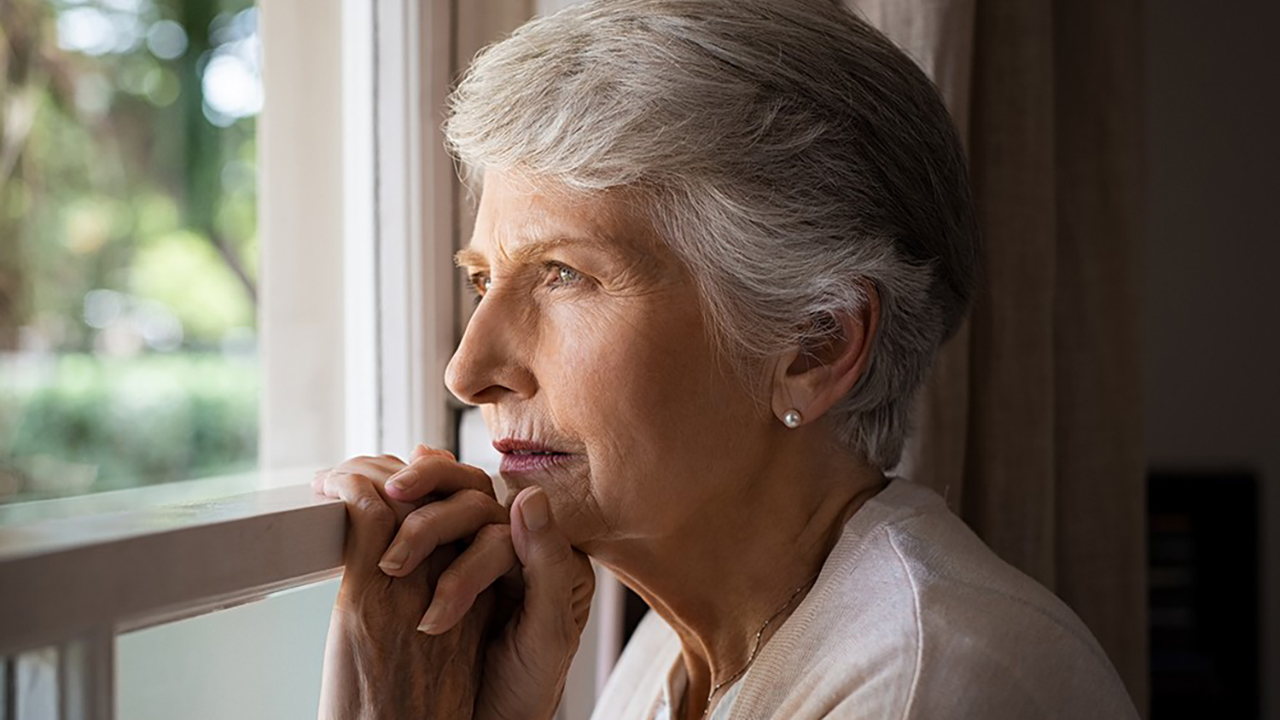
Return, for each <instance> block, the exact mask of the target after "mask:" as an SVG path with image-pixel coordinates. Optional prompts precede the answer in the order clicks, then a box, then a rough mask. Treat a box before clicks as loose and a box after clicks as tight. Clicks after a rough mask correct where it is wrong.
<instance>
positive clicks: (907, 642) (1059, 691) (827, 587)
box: [592, 479, 1138, 720]
mask: <svg viewBox="0 0 1280 720" xmlns="http://www.w3.org/2000/svg"><path fill="white" fill-rule="evenodd" d="M685 682H686V676H685V670H684V663H683V660H682V658H681V652H680V642H679V639H678V638H677V636H676V634H675V632H674V631H672V629H671V627H670V626H669V625H667V623H666V622H664V621H663V620H662V618H660V617H658V615H657V614H656V613H653V612H649V613H648V614H647V615H646V616H645V618H644V619H643V620H642V621H641V623H640V626H639V627H638V628H637V630H636V632H635V634H634V635H633V637H632V639H631V640H630V642H628V644H627V647H626V649H625V650H624V651H623V653H622V657H621V658H620V659H619V661H618V664H617V665H616V666H615V668H614V670H613V673H612V674H611V675H610V677H609V681H608V683H606V685H605V688H604V691H603V693H602V695H601V698H600V700H599V702H598V703H597V704H596V708H595V711H594V712H593V714H592V720H653V719H655V718H656V719H658V720H663V719H664V718H667V717H669V713H670V710H669V708H672V707H678V706H679V704H680V702H679V701H680V699H681V694H682V693H683V692H684V684H685ZM712 717H713V718H716V719H717V720H719V718H726V719H733V720H737V719H739V718H741V719H748V718H749V719H751V720H758V719H761V718H787V719H788V720H804V719H805V718H828V717H829V718H866V719H868V720H871V719H873V718H874V719H880V718H895V719H896V718H904V719H905V718H922V719H925V718H927V719H929V720H936V719H945V718H957V719H959V718H981V719H983V720H1003V719H1005V718H1037V719H1041V718H1089V719H1090V720H1109V719H1111V718H1125V719H1126V720H1127V719H1130V718H1134V719H1136V718H1137V717H1138V715H1137V712H1136V710H1135V709H1134V706H1133V703H1132V701H1131V700H1130V699H1129V696H1128V694H1127V692H1126V691H1125V688H1124V685H1123V684H1122V683H1121V681H1120V678H1119V676H1118V675H1117V674H1116V672H1115V669H1114V668H1113V667H1112V665H1111V663H1110V661H1108V660H1107V657H1106V655H1105V654H1104V653H1103V651H1102V648H1101V647H1099V645H1098V643H1097V641H1096V640H1095V639H1094V638H1093V636H1092V635H1091V634H1090V633H1089V630H1088V629H1087V628H1085V626H1084V624H1083V623H1082V622H1081V621H1080V619H1079V618H1078V617H1076V615H1075V613H1073V612H1072V611H1071V610H1070V608H1068V607H1067V606H1066V605H1065V604H1063V602H1062V601H1061V600H1059V599H1058V598H1057V597H1055V596H1054V595H1053V594H1052V593H1050V592H1049V591H1048V590H1046V589H1045V588H1044V587H1043V586H1041V585H1039V584H1037V583H1036V582H1035V581H1033V580H1032V579H1031V578H1029V577H1027V576H1026V575H1024V574H1022V573H1021V572H1019V571H1017V570H1015V569H1014V568H1013V567H1011V566H1010V565H1008V564H1007V563H1005V562H1004V561H1002V560H1000V559H999V558H998V557H996V555H995V553H993V552H992V551H991V550H990V549H989V548H987V546H986V545H984V544H983V543H982V541H981V540H979V539H978V537H977V536H976V535H974V534H973V532H972V531H970V530H969V528H968V527H967V526H966V525H965V524H964V523H963V522H961V521H960V519H959V518H957V517H956V516H955V515H953V514H952V513H951V512H950V511H949V510H948V509H947V507H946V504H945V503H944V502H943V500H942V498H940V497H939V496H938V495H937V494H935V493H934V492H932V491H930V490H927V489H925V488H923V487H920V486H917V485H914V484H912V483H910V482H908V481H905V480H902V479H894V480H892V481H891V482H890V483H889V485H888V486H887V487H886V488H885V489H884V490H882V491H881V492H880V493H879V494H878V495H876V496H875V497H874V498H872V499H871V500H869V501H868V502H867V503H866V504H864V505H863V506H862V507H861V508H860V509H859V510H858V511H857V512H856V513H854V514H853V516H852V517H851V518H850V519H849V520H848V522H847V523H846V524H845V527H844V529H843V531H842V533H841V536H840V539H839V540H838V541H837V543H836V545H835V547H834V549H833V550H832V552H831V554H830V555H829V556H828V557H827V559H826V561H825V562H824V564H823V567H822V571H821V574H820V575H819V576H818V580H817V581H816V582H815V584H814V586H813V588H812V589H811V590H810V591H809V593H808V594H807V595H806V596H805V597H804V600H803V601H802V602H801V604H800V605H799V606H798V607H797V608H796V610H795V612H793V613H792V614H791V615H790V616H789V617H788V618H787V619H786V621H785V622H784V623H783V624H782V626H781V627H780V628H779V629H778V631H777V632H776V634H774V636H773V637H772V638H771V639H770V640H769V642H768V643H766V644H765V645H764V647H763V648H762V649H761V650H760V653H759V655H758V656H757V658H756V660H755V662H754V663H753V664H752V665H751V667H750V668H749V669H748V671H747V672H746V674H745V675H743V677H742V678H741V679H739V680H738V681H737V682H736V683H735V684H734V687H733V688H732V689H731V691H730V692H729V693H726V695H725V698H724V699H723V700H722V701H720V702H719V704H718V705H717V706H716V708H715V710H714V712H713V715H712Z"/></svg>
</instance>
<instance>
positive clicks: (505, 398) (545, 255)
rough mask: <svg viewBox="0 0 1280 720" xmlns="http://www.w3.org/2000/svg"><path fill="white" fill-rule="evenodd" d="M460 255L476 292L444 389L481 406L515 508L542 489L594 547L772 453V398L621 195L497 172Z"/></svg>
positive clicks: (666, 524) (697, 509)
mask: <svg viewBox="0 0 1280 720" xmlns="http://www.w3.org/2000/svg"><path fill="white" fill-rule="evenodd" d="M632 201H633V202H634V199H632ZM458 260H459V264H460V265H461V266H462V267H464V268H465V270H466V272H467V273H468V275H469V276H470V278H471V281H472V283H473V284H474V286H475V287H476V289H477V291H478V292H479V293H480V295H481V297H480V300H479V304H478V306H477V307H476V311H475V314H474V315H473V316H472V318H471V322H470V324H469V325H468V327H467V331H466V334H465V335H464V336H463V339H462V343H461V345H460V346H459V347H458V350H457V352H456V353H455V354H454V356H453V359H452V360H451V361H450V363H449V368H448V371H447V373H446V381H447V383H448V385H449V389H450V390H451V391H452V392H453V393H454V394H455V395H457V396H458V397H459V398H460V399H462V400H463V401H465V402H467V403H470V404H474V405H479V406H481V408H482V411H483V414H484V418H485V421H486V423H487V424H488V426H489V430H490V433H491V434H492V437H493V440H494V442H495V446H497V447H498V449H499V450H500V451H503V465H502V478H503V481H504V482H505V484H506V485H507V487H508V490H509V494H508V498H509V499H510V498H513V497H514V496H515V494H516V492H518V491H519V490H520V489H521V488H524V487H527V486H530V485H538V486H541V487H542V488H544V489H545V490H546V492H547V494H548V497H549V498H550V499H551V503H552V508H553V511H554V513H555V516H556V518H557V520H558V521H559V523H560V524H561V526H562V527H563V528H564V530H565V531H566V532H567V533H568V535H569V538H570V541H571V542H573V543H574V544H575V545H577V546H578V547H579V548H582V549H583V550H585V551H587V552H591V551H592V549H593V546H595V547H599V545H598V543H600V542H601V541H606V542H607V541H610V540H618V539H624V538H643V537H651V536H662V535H670V534H671V533H673V532H678V531H679V529H680V528H681V527H685V528H686V529H687V528H688V527H690V525H691V524H693V523H698V522H700V519H703V518H706V517H707V515H706V513H705V510H704V508H706V507H708V506H710V505H711V504H713V503H715V504H721V503H726V502H731V501H732V497H733V494H734V493H738V492H741V491H742V489H743V482H742V480H743V478H744V476H745V475H746V473H748V472H749V471H750V469H751V468H752V467H753V466H756V462H757V459H758V458H760V457H761V456H762V455H763V453H765V452H767V448H766V447H765V445H766V442H767V437H766V429H767V428H768V425H769V420H771V419H772V418H771V416H770V415H769V414H768V413H769V409H768V404H767V403H766V402H764V399H765V395H764V394H763V388H762V389H761V394H760V398H761V399H760V400H759V401H753V399H752V397H751V395H750V394H749V392H748V390H747V388H746V387H744V385H743V384H742V383H741V382H740V381H738V380H737V379H736V378H735V377H734V376H733V375H732V374H731V373H730V371H728V370H727V369H725V368H723V367H722V365H723V363H718V362H717V361H716V359H715V355H714V353H713V350H712V340H711V337H710V335H709V332H708V328H707V327H706V326H705V325H704V323H703V319H702V315H701V312H700V309H699V302H698V296H697V293H696V291H695V289H694V286H693V283H692V282H691V279H690V277H689V276H688V274H687V272H686V271H685V270H684V269H683V267H682V266H681V264H680V263H679V262H678V261H677V259H676V257H675V256H674V255H673V254H672V253H671V252H670V251H669V250H667V249H666V248H665V247H664V246H663V244H662V243H661V242H660V241H658V240H657V239H656V237H655V235H654V233H653V230H652V228H651V226H650V224H649V223H648V222H647V221H645V220H644V219H643V215H642V214H640V213H638V212H636V211H635V210H634V209H633V207H631V206H630V205H629V203H628V196H626V195H625V194H622V193H613V194H609V193H606V194H602V195H598V196H595V197H590V198H584V197H583V196H581V195H576V196H575V195H571V194H569V193H568V192H566V191H564V190H562V189H560V188H557V187H550V186H548V185H547V184H545V183H541V184H539V185H533V184H530V183H529V182H527V181H525V180H523V179H521V178H520V177H519V176H515V175H511V174H504V173H499V172H496V171H491V172H489V173H488V174H487V175H486V177H485V184H484V192H483V195H482V197H481V202H480V208H479V213H478V216H477V219H476V226H475V233H474V235H473V236H472V238H471V243H470V246H469V247H468V248H466V249H464V250H463V251H461V252H460V253H459V254H458ZM527 443H534V444H533V445H529V444H527ZM532 450H545V451H554V453H555V454H551V455H537V454H528V453H529V452H530V451H532Z"/></svg>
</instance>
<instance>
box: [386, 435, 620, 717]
mask: <svg viewBox="0 0 1280 720" xmlns="http://www.w3.org/2000/svg"><path fill="white" fill-rule="evenodd" d="M424 450H425V449H421V450H419V451H415V457H414V460H413V462H412V463H411V464H410V465H409V466H408V467H406V468H404V469H403V470H401V471H400V472H398V473H397V474H396V475H395V476H394V477H392V478H390V480H389V482H388V483H387V485H386V488H385V491H386V494H387V497H389V498H391V499H392V500H393V501H394V502H402V503H418V502H421V501H422V500H423V499H425V498H429V497H431V496H443V497H444V499H441V500H438V501H436V502H428V503H427V504H426V505H424V506H423V507H421V508H420V509H417V510H414V511H413V512H411V513H410V514H409V515H408V516H407V517H406V518H405V520H404V522H403V523H402V524H401V525H400V530H399V532H398V533H397V534H396V538H395V540H394V541H393V542H392V543H391V546H390V547H389V548H388V549H387V552H386V555H385V556H384V557H383V563H382V567H383V570H384V571H385V572H386V573H387V574H388V575H391V576H393V577H403V576H405V574H406V573H411V572H415V571H416V568H417V567H418V566H419V564H420V563H421V562H423V560H424V559H426V560H427V562H428V563H432V562H434V558H435V555H436V553H438V552H439V550H438V549H437V548H439V547H440V546H441V545H442V544H443V543H447V542H449V541H453V540H458V539H462V538H467V537H473V538H474V539H473V540H472V542H471V544H470V545H469V546H468V547H467V549H466V550H465V551H464V552H463V553H462V555H461V556H459V557H458V558H457V559H456V560H455V561H453V563H452V565H450V566H449V568H448V569H447V570H445V571H444V573H443V574H442V575H441V576H440V583H439V585H438V586H437V588H436V592H435V597H434V598H433V600H432V603H431V607H430V609H428V610H427V613H426V615H425V616H424V617H423V619H422V624H421V626H420V629H421V630H423V632H426V633H430V634H439V633H445V634H448V633H450V632H454V631H455V629H456V628H457V627H458V626H459V623H461V624H463V625H465V624H467V623H468V622H471V620H470V617H471V614H472V613H475V612H476V611H477V608H479V607H480V606H479V603H478V601H477V598H478V597H479V598H482V597H483V593H484V591H485V589H486V588H488V587H490V586H491V585H492V586H494V587H496V588H497V590H498V593H499V597H498V604H499V608H498V610H497V615H496V617H497V618H498V622H500V623H501V622H502V621H503V619H505V625H503V626H502V627H501V629H500V630H499V631H498V634H497V637H495V638H494V639H493V640H492V641H491V643H490V644H489V647H488V648H487V649H486V651H485V664H484V674H483V677H482V680H481V687H480V693H479V696H478V697H477V699H476V712H475V718H478V719H481V720H537V719H538V718H551V717H552V716H554V714H555V710H556V707H557V706H558V705H559V702H560V696H561V694H562V693H563V691H564V683H565V679H566V678H567V677H568V674H569V665H570V663H571V662H572V660H573V656H574V655H575V654H576V653H577V650H578V641H579V639H580V637H581V635H582V631H583V628H584V627H586V624H587V616H588V613H589V612H590V610H591V599H592V596H593V594H594V592H595V573H594V572H593V570H592V568H591V561H590V560H589V559H587V556H586V555H584V554H583V553H581V552H579V551H577V550H574V549H573V548H572V547H571V546H570V545H569V541H568V540H567V539H566V538H565V536H564V535H563V533H562V532H561V531H560V529H559V527H558V526H557V525H556V522H555V518H554V517H552V514H551V508H550V505H549V504H548V502H547V496H546V493H545V492H544V491H543V490H542V489H541V488H537V487H531V488H525V489H524V490H522V491H521V492H520V494H519V495H517V496H516V498H515V500H514V501H513V503H512V505H511V509H510V512H508V510H507V509H506V508H504V507H503V506H502V505H501V504H500V503H498V501H497V498H496V496H495V494H494V492H493V484H492V481H491V480H490V479H489V476H488V475H487V474H486V473H485V472H484V471H482V470H479V469H478V468H473V467H470V466H467V465H461V464H459V463H458V462H457V461H456V460H454V458H453V456H452V455H451V454H448V453H445V452H442V451H425V452H424ZM480 609H482V608H480Z"/></svg>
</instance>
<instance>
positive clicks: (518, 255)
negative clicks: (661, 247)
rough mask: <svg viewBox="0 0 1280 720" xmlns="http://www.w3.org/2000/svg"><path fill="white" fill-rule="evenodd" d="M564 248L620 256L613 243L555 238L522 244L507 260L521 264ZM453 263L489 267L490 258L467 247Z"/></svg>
mask: <svg viewBox="0 0 1280 720" xmlns="http://www.w3.org/2000/svg"><path fill="white" fill-rule="evenodd" d="M562 247H587V248H593V249H597V250H602V251H604V252H606V253H608V254H610V255H614V256H616V255H618V254H619V253H618V251H617V248H615V247H614V244H613V243H607V242H601V241H599V240H595V239H591V238H581V237H553V238H548V239H545V240H533V241H530V242H524V243H520V244H519V245H517V246H516V248H515V249H514V250H513V251H512V252H511V253H510V254H508V255H507V258H508V259H509V260H510V261H511V262H513V263H517V264H520V263H525V262H529V261H530V260H532V259H534V258H537V257H540V256H542V255H544V254H546V253H547V252H548V251H550V250H554V249H556V248H562ZM453 262H454V264H456V265H457V266H458V267H473V268H474V267H488V265H489V258H488V257H487V256H486V255H485V254H484V253H482V252H480V251H479V250H476V249H475V248H472V247H465V248H462V249H461V250H459V251H458V252H456V253H454V256H453Z"/></svg>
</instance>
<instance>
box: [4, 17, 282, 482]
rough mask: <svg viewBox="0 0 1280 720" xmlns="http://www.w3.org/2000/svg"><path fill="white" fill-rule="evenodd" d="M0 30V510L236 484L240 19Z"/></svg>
mask: <svg viewBox="0 0 1280 720" xmlns="http://www.w3.org/2000/svg"><path fill="white" fill-rule="evenodd" d="M0 27H3V28H4V32H3V33H0V57H3V61H0V83H2V85H0V503H3V502H15V501H22V500H31V499H38V498H50V497H60V496H66V495H74V494H80V493H87V492H97V491H102V490H113V489H118V488H124V487H135V486H138V485H146V484H152V483H160V482H168V481H174V480H183V479H187V478H192V477H200V476H205V475H213V474H222V473H226V472H233V471H240V470H246V469H250V468H253V467H254V466H256V464H257V438H258V430H257V424H258V422H257V405H258V387H257V384H258V363H257V350H256V347H257V339H256V338H257V335H256V333H257V327H256V321H255V315H256V307H255V306H256V298H257V296H258V292H257V280H256V278H257V238H256V226H257V218H256V212H257V211H256V200H255V198H256V188H255V178H256V165H255V157H256V151H255V145H254V143H255V137H254V116H255V115H256V114H257V112H258V109H259V108H260V106H261V104H262V88H261V83H260V80H259V77H260V76H259V71H258V57H259V48H258V33H257V13H256V10H255V9H254V8H253V6H252V2H251V1H250V0H222V1H218V0H96V1H94V0H6V1H5V2H3V3H0Z"/></svg>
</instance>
